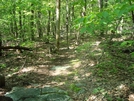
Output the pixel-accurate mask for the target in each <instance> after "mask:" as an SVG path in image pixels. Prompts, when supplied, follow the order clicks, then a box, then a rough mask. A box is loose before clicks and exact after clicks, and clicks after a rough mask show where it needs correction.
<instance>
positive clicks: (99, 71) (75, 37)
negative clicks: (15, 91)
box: [0, 0, 134, 101]
mask: <svg viewBox="0 0 134 101" xmlns="http://www.w3.org/2000/svg"><path fill="white" fill-rule="evenodd" d="M0 12H1V13H0V59H1V60H0V70H1V71H0V74H2V75H4V77H3V76H2V75H1V77H0V79H1V80H0V87H1V86H5V79H6V86H7V88H6V89H8V90H10V89H11V88H12V87H14V86H18V85H21V86H23V85H25V84H26V85H30V83H26V82H27V81H25V80H24V79H23V77H22V76H21V77H19V73H20V72H18V71H19V70H22V68H24V67H28V66H32V65H33V64H36V63H37V64H42V65H43V62H44V61H51V63H50V64H49V63H48V66H50V67H51V65H63V64H64V62H69V60H70V61H71V59H74V58H75V59H77V60H78V59H79V62H81V66H80V67H81V68H79V69H73V70H71V71H73V73H74V76H76V75H79V76H80V78H81V79H80V81H79V82H84V83H85V82H86V84H87V86H85V88H84V89H87V88H88V87H89V85H90V87H89V88H90V90H89V91H88V90H87V92H86V93H84V94H83V95H79V96H80V97H76V95H77V94H76V93H78V92H79V91H81V90H82V88H81V87H79V86H77V85H75V83H74V82H73V83H72V81H71V83H70V85H68V86H69V88H70V91H68V92H69V95H70V96H71V97H73V99H74V101H127V100H129V101H134V99H132V100H131V96H129V95H130V94H133V93H134V77H133V76H134V74H133V73H134V1H133V0H0ZM61 55H62V56H63V57H62V56H61ZM72 55H75V57H73V58H72V57H71V56H72ZM57 57H58V58H57ZM69 57H71V58H69ZM52 61H53V62H52ZM59 61H60V62H59ZM77 62H78V61H77ZM37 64H36V65H37ZM76 64H78V63H76ZM9 68H10V69H9ZM33 68H34V67H33ZM77 70H78V71H77ZM82 70H83V71H85V72H83V74H82ZM91 70H93V71H92V73H91V74H93V78H95V79H93V78H91V77H92V76H91V77H90V76H89V75H88V76H86V74H88V73H89V72H91ZM16 72H17V73H18V74H15V73H16ZM22 74H23V73H22ZM48 74H49V73H48ZM9 75H10V77H9ZM14 75H15V76H14ZM83 75H85V76H84V80H83V79H82V77H83ZM36 76H37V74H36ZM36 76H34V77H35V78H36ZM69 76H71V77H72V75H68V76H67V77H69ZM17 77H19V78H21V79H20V81H21V82H20V81H19V80H18V78H17ZM39 77H40V75H39ZM11 78H15V81H13V80H12V79H11ZM40 78H41V77H40ZM65 78H66V77H65ZM89 78H91V79H92V81H90V80H89ZM96 78H99V80H98V79H96ZM51 79H52V78H51ZM43 80H44V79H43ZM47 80H48V81H50V78H49V77H48V79H47ZM53 80H54V78H53ZM58 80H59V79H58ZM64 80H66V81H68V82H69V80H68V79H64ZM22 81H23V82H22ZM37 81H38V80H37ZM74 81H75V80H74ZM76 81H77V80H76ZM89 81H90V82H92V84H88V82H89ZM12 82H17V83H15V84H14V83H12ZM77 82H78V81H77ZM98 82H101V84H100V83H98ZM104 82H105V84H103V83H104ZM108 82H110V83H111V84H108ZM114 82H118V83H116V84H114ZM7 83H8V84H7ZM43 83H44V82H43ZM44 84H45V83H44ZM91 85H92V87H93V88H92V87H91ZM93 85H94V86H93ZM104 85H105V86H106V87H105V86H104ZM119 85H123V88H121V89H120V92H122V93H121V94H120V92H116V91H118V90H119V89H115V88H116V87H119ZM65 86H66V85H65ZM68 86H66V88H67V87H68ZM83 86H84V85H83ZM83 86H82V87H83ZM61 88H62V89H65V87H61ZM67 89H68V88H67ZM113 89H114V90H113ZM65 90H66V89H65ZM89 92H90V93H89ZM92 93H93V95H97V96H96V97H95V99H93V100H91V99H90V97H89V96H90V95H92ZM115 93H117V94H115ZM79 94H81V92H79ZM101 95H103V97H102V96H101ZM100 96H101V97H100ZM133 96H134V95H133ZM97 99H100V100H97ZM102 99H103V100H102ZM104 99H105V100H104Z"/></svg>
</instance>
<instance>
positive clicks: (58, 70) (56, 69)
mask: <svg viewBox="0 0 134 101" xmlns="http://www.w3.org/2000/svg"><path fill="white" fill-rule="evenodd" d="M70 67H71V66H53V67H52V68H51V71H50V73H51V75H52V76H56V75H68V74H71V72H70V71H68V70H67V69H68V68H70Z"/></svg>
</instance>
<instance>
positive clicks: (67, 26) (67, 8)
mask: <svg viewBox="0 0 134 101" xmlns="http://www.w3.org/2000/svg"><path fill="white" fill-rule="evenodd" d="M68 32H69V4H68V0H66V33H67V36H66V40H67V49H69V40H68Z"/></svg>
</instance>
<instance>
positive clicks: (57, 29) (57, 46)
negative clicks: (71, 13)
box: [56, 0, 61, 50]
mask: <svg viewBox="0 0 134 101" xmlns="http://www.w3.org/2000/svg"><path fill="white" fill-rule="evenodd" d="M60 4H61V1H60V0H56V48H57V50H59V48H60Z"/></svg>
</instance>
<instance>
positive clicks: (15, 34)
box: [12, 3, 18, 38]
mask: <svg viewBox="0 0 134 101" xmlns="http://www.w3.org/2000/svg"><path fill="white" fill-rule="evenodd" d="M12 13H13V21H14V36H15V37H16V38H17V37H18V27H17V21H16V4H15V3H13V10H12Z"/></svg>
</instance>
